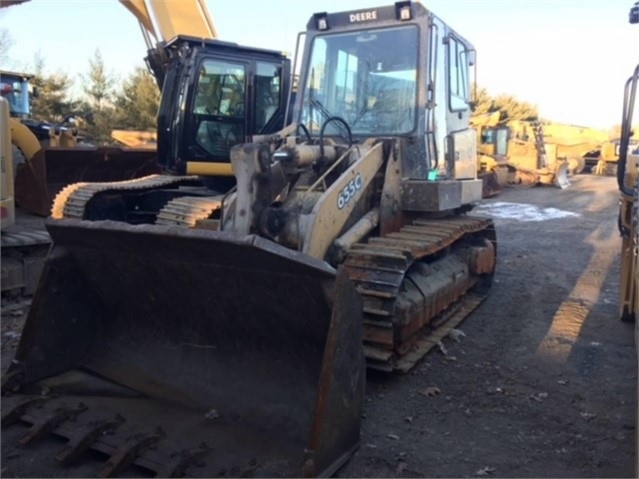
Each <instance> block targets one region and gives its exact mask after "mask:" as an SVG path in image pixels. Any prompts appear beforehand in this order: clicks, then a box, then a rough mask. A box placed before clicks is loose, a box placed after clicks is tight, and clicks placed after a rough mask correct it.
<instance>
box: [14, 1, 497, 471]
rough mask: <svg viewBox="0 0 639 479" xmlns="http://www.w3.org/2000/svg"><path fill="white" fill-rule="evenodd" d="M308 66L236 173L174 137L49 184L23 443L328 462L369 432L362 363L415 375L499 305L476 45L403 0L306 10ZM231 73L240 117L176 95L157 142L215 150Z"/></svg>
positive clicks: (161, 466)
mask: <svg viewBox="0 0 639 479" xmlns="http://www.w3.org/2000/svg"><path fill="white" fill-rule="evenodd" d="M182 53H184V52H178V53H176V56H178V57H179V58H180V59H182V58H184V57H183V55H182ZM296 58H297V59H298V60H299V66H300V71H301V74H300V79H299V83H298V90H297V94H296V95H295V101H294V102H293V103H292V105H290V110H291V118H292V122H291V123H290V124H289V125H288V126H286V127H285V128H284V129H282V130H281V131H279V132H277V133H274V134H269V135H259V136H254V137H253V138H252V141H251V142H249V143H241V144H236V145H234V146H232V147H231V149H230V157H231V166H232V172H233V175H234V179H235V182H234V184H233V185H231V186H230V187H228V186H226V187H225V185H224V184H222V183H220V182H219V181H217V180H218V177H217V173H216V171H217V168H210V169H209V170H208V172H209V176H207V175H206V174H205V171H204V168H202V167H201V166H200V165H190V166H189V165H188V162H187V163H186V164H185V162H184V161H183V159H182V158H180V157H178V158H175V157H173V158H171V156H170V155H166V156H164V155H162V154H161V153H162V151H160V155H159V158H160V160H162V161H163V163H162V164H163V166H164V168H165V169H166V171H167V174H163V175H151V176H148V177H145V178H139V179H135V180H131V181H123V182H117V183H79V184H75V185H70V186H68V187H67V188H65V189H63V190H62V191H61V193H60V194H59V195H58V196H57V197H56V200H55V203H54V207H53V212H52V218H51V219H49V220H48V221H47V228H48V230H49V232H50V234H51V236H52V238H53V241H54V247H53V249H52V250H51V253H50V255H49V258H48V261H47V264H46V266H45V270H44V272H43V275H42V279H41V282H40V284H39V287H38V290H37V292H36V295H35V297H34V300H33V303H32V306H31V309H30V312H29V316H28V318H27V321H26V324H25V328H24V332H23V335H22V338H21V342H20V345H19V348H18V351H17V354H16V357H15V359H14V361H13V363H12V364H11V367H10V368H9V371H8V372H7V374H6V376H5V379H4V381H3V392H5V393H6V392H11V396H8V397H7V396H5V397H4V398H3V402H2V409H3V416H2V417H3V421H2V424H3V426H5V424H6V425H11V426H9V427H14V425H16V423H23V424H24V423H26V424H28V425H29V427H30V429H29V430H28V431H27V432H26V434H25V436H24V437H23V438H22V440H21V442H22V443H23V444H29V443H30V442H32V441H36V440H38V439H39V438H41V437H44V436H46V434H47V433H53V434H55V435H57V436H61V437H63V438H66V439H67V442H66V445H64V446H63V447H62V448H61V450H60V451H59V452H58V453H57V456H56V457H57V459H58V460H59V461H60V462H62V463H63V464H68V467H71V468H73V467H74V464H76V463H78V462H81V461H82V458H83V454H84V453H85V451H87V450H88V449H94V450H97V451H100V452H102V453H104V454H106V458H105V463H104V465H103V467H102V469H100V470H99V471H98V472H99V474H100V475H101V476H103V477H106V476H109V475H117V474H123V475H132V474H134V471H133V470H131V469H130V468H129V467H130V466H137V467H142V468H145V469H147V470H148V471H151V473H154V474H156V475H158V476H161V477H167V476H170V475H176V474H186V475H198V476H203V477H217V476H223V475H227V476H229V475H230V476H234V477H240V476H241V477H244V476H254V477H274V476H278V477H280V476H294V477H306V476H318V475H319V476H327V475H331V474H333V473H334V472H335V471H336V470H337V468H339V467H340V466H341V465H342V464H343V463H344V462H345V461H346V460H348V458H349V456H350V455H351V454H352V453H353V451H354V450H355V448H356V447H357V446H358V443H359V426H360V416H361V408H362V402H363V394H364V379H365V367H366V365H368V367H370V368H374V369H381V370H384V371H389V372H391V371H408V370H410V368H411V367H412V366H414V365H415V364H416V363H417V361H419V359H420V358H421V357H423V355H424V354H426V353H427V352H428V351H429V349H430V348H431V347H433V346H434V345H435V344H437V342H438V341H439V340H440V339H441V338H442V336H443V335H445V334H448V333H449V332H450V330H451V329H452V328H453V327H455V326H456V325H457V324H459V323H460V322H461V321H462V320H463V319H464V318H465V317H466V316H467V315H468V314H469V313H470V312H471V311H472V310H473V309H474V308H475V307H477V306H478V305H479V304H480V303H481V301H482V300H483V299H484V298H485V296H486V294H487V293H488V291H489V289H490V285H491V281H492V277H493V274H494V270H495V261H496V236H495V229H494V225H493V222H492V220H490V219H488V218H486V217H480V216H472V215H470V214H469V213H470V212H471V210H472V208H473V206H474V204H475V203H477V202H479V201H480V200H481V197H482V182H481V180H478V179H477V176H476V175H477V174H476V165H477V156H476V135H475V131H474V130H473V129H472V128H470V125H469V116H470V106H469V103H470V98H469V91H470V88H469V78H471V75H470V74H469V73H470V72H469V70H470V69H471V67H472V66H473V65H474V62H475V51H474V49H473V47H472V45H471V44H470V43H469V42H468V41H467V40H466V39H465V38H464V37H463V36H461V35H460V34H458V33H457V32H455V31H454V30H453V29H451V28H450V27H449V26H448V25H447V24H446V23H444V22H443V21H442V20H441V19H440V18H438V17H437V16H435V15H434V14H433V13H432V12H430V11H428V10H427V9H426V8H425V7H424V6H422V5H421V4H420V3H412V2H408V1H401V2H396V3H395V4H392V5H388V6H384V7H377V8H371V9H365V10H357V11H348V12H339V13H330V14H328V13H318V14H315V15H313V16H312V17H311V18H310V20H309V22H308V24H307V28H306V32H305V41H304V46H303V52H302V54H298V55H296ZM171 71H172V70H171V69H170V68H169V70H168V72H169V73H170V72H171ZM213 71H216V70H214V69H213ZM227 71H228V70H227ZM191 72H193V74H197V72H198V70H197V68H195V69H192V70H191ZM217 80H219V79H211V81H209V82H207V84H212V83H216V82H217ZM167 81H168V77H167V80H165V90H166V84H167ZM234 81H237V78H235V79H233V78H229V79H228V82H229V90H228V91H226V92H224V93H225V96H226V97H227V98H228V100H229V101H228V102H226V103H225V104H220V103H218V104H217V105H213V108H215V109H216V110H217V111H223V112H231V113H230V114H229V115H226V114H220V113H217V114H216V113H212V112H208V113H202V111H201V110H200V108H201V104H202V103H204V104H206V103H207V102H208V101H209V100H212V99H215V98H219V97H214V98H206V97H205V98H197V95H194V96H192V97H188V96H187V97H186V98H185V97H184V96H182V95H181V91H180V90H179V89H177V91H174V92H169V93H172V94H169V93H167V94H165V92H163V95H162V105H161V110H160V124H159V127H158V148H159V149H160V148H162V146H163V145H170V144H171V141H172V139H173V138H175V137H176V136H177V137H179V135H178V133H179V132H189V138H195V139H196V140H197V141H198V142H200V144H202V145H210V147H211V148H219V147H220V143H219V141H220V137H225V136H226V137H228V136H229V135H232V134H233V128H234V126H235V125H236V124H237V123H236V122H234V121H233V114H232V111H234V109H235V107H234V106H233V101H232V96H231V95H230V94H231V90H232V89H231V86H233V85H234ZM200 100H201V101H200ZM171 112H173V113H174V116H173V117H171ZM177 114H179V115H185V116H179V117H178V118H179V119H180V121H177V120H176V117H175V115H177ZM163 115H164V116H165V117H163ZM203 125H204V126H203ZM167 126H170V127H168V128H167ZM194 168H200V170H199V173H198V174H189V173H193V169H194ZM169 173H171V174H169ZM185 173H186V174H185ZM43 392H44V394H43ZM107 430H108V431H109V434H104V432H105V431H107ZM198 464H199V465H200V466H201V467H199V468H198V467H196V466H197V465H198ZM148 471H147V473H148ZM70 473H71V472H70Z"/></svg>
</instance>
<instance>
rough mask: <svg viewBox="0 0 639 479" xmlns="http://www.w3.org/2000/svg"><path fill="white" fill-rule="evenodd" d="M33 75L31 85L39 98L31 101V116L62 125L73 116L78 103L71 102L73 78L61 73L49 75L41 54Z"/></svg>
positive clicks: (35, 97)
mask: <svg viewBox="0 0 639 479" xmlns="http://www.w3.org/2000/svg"><path fill="white" fill-rule="evenodd" d="M33 74H34V77H33V78H32V79H31V80H30V83H31V85H32V86H33V87H34V88H35V89H36V90H37V92H38V96H34V97H32V99H31V116H32V117H33V118H34V119H36V120H40V121H50V122H52V123H60V122H62V121H64V119H65V118H66V117H69V116H73V115H74V113H75V110H76V108H77V103H76V102H73V101H71V100H70V93H69V90H70V89H71V86H72V84H73V82H72V80H71V78H70V77H69V76H68V75H67V74H65V73H61V72H58V73H47V72H46V71H45V67H44V58H43V57H42V55H41V54H40V53H38V54H36V57H35V67H34V70H33Z"/></svg>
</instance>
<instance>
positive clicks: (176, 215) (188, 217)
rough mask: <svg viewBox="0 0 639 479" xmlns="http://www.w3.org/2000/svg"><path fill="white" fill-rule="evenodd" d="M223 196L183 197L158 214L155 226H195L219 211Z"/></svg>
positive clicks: (168, 204)
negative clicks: (199, 221)
mask: <svg viewBox="0 0 639 479" xmlns="http://www.w3.org/2000/svg"><path fill="white" fill-rule="evenodd" d="M222 198H224V196H223V195H220V196H212V197H201V196H182V197H180V198H175V199H173V200H171V201H169V202H168V203H167V204H166V205H165V206H164V207H163V208H162V209H161V210H160V213H159V214H158V218H157V220H156V221H155V224H160V225H165V226H170V225H176V226H177V225H180V226H186V227H189V228H191V227H193V226H195V224H196V222H197V221H198V220H206V219H208V218H210V217H211V216H213V214H215V212H217V211H219V210H220V208H221V206H222Z"/></svg>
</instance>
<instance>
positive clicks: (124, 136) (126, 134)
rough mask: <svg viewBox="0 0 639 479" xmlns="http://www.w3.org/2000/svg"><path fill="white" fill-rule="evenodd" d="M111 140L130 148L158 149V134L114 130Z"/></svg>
mask: <svg viewBox="0 0 639 479" xmlns="http://www.w3.org/2000/svg"><path fill="white" fill-rule="evenodd" d="M111 138H113V139H114V140H115V141H117V142H118V143H120V144H122V145H124V146H127V147H129V148H148V149H149V150H155V149H156V148H157V138H158V137H157V132H155V131H142V130H113V131H111Z"/></svg>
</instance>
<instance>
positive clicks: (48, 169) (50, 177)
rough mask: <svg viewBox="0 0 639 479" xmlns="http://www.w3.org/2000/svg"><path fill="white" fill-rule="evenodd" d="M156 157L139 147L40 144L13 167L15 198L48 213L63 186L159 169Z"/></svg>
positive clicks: (128, 177)
mask: <svg viewBox="0 0 639 479" xmlns="http://www.w3.org/2000/svg"><path fill="white" fill-rule="evenodd" d="M156 158H157V152H156V151H155V150H149V149H143V148H135V149H134V148H119V147H98V148H95V147H92V148H82V147H75V148H43V149H41V150H40V151H38V153H36V154H35V156H34V157H33V158H32V159H30V160H29V161H28V162H27V163H26V164H24V165H23V166H21V167H20V169H19V170H18V171H17V174H16V179H15V197H16V202H17V204H18V205H19V206H20V207H21V208H23V209H24V210H26V211H28V212H30V213H33V214H37V215H40V216H49V213H50V211H51V205H52V203H53V199H54V198H55V196H56V195H57V194H58V192H59V191H60V190H61V189H62V188H63V187H65V186H67V185H69V184H71V183H78V182H82V181H88V182H92V181H97V182H100V181H122V180H131V179H134V178H139V177H141V176H146V175H152V174H155V173H159V172H160V170H159V167H158V165H157V161H156Z"/></svg>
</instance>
